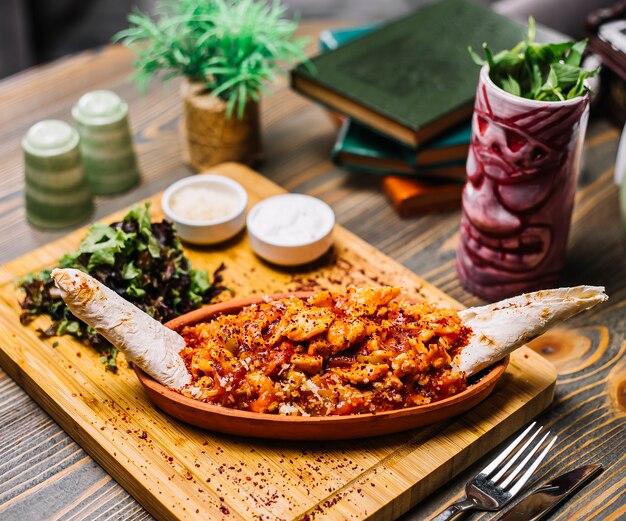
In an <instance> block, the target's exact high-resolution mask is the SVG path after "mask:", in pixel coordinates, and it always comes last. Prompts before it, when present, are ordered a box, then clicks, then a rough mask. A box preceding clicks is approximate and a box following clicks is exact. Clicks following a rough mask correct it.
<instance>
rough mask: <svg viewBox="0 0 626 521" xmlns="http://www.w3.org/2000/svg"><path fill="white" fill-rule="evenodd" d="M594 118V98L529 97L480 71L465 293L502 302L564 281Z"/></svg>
mask: <svg viewBox="0 0 626 521" xmlns="http://www.w3.org/2000/svg"><path fill="white" fill-rule="evenodd" d="M588 115H589V95H588V94H585V95H583V96H579V97H577V98H574V99H571V100H567V101H536V100H529V99H526V98H522V97H519V96H514V95H513V94H509V93H508V92H505V91H504V90H502V89H500V88H499V87H497V86H496V85H495V84H494V83H493V82H492V81H491V79H490V78H489V69H488V68H487V67H486V66H484V67H483V68H482V69H481V71H480V79H479V82H478V88H477V91H476V102H475V105H474V116H473V120H472V142H471V145H470V152H469V155H468V158H467V183H466V184H465V188H464V189H463V215H462V218H461V237H460V243H459V247H458V249H457V272H458V275H459V278H460V280H461V284H463V286H464V287H465V288H466V289H468V290H469V291H471V292H472V293H475V294H476V295H479V296H481V297H483V298H486V299H489V300H498V299H501V298H503V297H507V296H510V295H514V294H517V293H522V292H525V291H533V290H537V289H541V288H546V287H551V286H554V285H556V284H557V282H558V279H559V274H560V272H561V270H562V268H563V264H564V262H565V252H566V246H567V236H568V233H569V227H570V220H571V215H572V208H573V205H574V194H575V192H576V182H577V177H578V170H579V166H580V157H581V153H582V146H583V141H584V136H585V130H586V127H587V119H588Z"/></svg>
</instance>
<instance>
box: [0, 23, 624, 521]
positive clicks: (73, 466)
mask: <svg viewBox="0 0 626 521" xmlns="http://www.w3.org/2000/svg"><path fill="white" fill-rule="evenodd" d="M330 25H332V24H330V23H326V22H324V23H320V24H312V23H307V24H304V32H307V33H308V34H311V35H315V34H316V33H317V31H318V30H319V29H320V28H321V27H322V26H324V27H326V26H330ZM130 63H131V57H130V55H129V54H128V53H127V52H126V51H124V50H123V49H119V48H114V47H113V48H111V47H109V48H106V49H105V50H103V51H98V52H88V53H84V54H81V55H77V56H74V57H71V58H67V59H64V60H61V61H59V62H55V63H53V64H51V65H48V66H45V67H42V68H36V69H33V70H31V71H28V72H26V73H23V74H20V75H17V76H14V77H12V78H9V79H7V80H4V81H2V82H0V152H1V153H2V157H3V162H2V163H1V164H0V230H2V234H0V262H6V261H7V260H10V259H13V258H15V257H17V256H19V255H21V254H23V253H26V252H28V251H30V250H32V249H34V248H35V247H37V246H40V245H42V244H45V243H47V242H49V241H51V240H53V239H55V238H58V237H60V236H62V235H63V234H64V233H62V232H60V233H52V232H43V231H40V230H35V229H33V228H31V227H29V226H28V224H27V223H26V222H25V219H24V212H23V206H22V189H23V174H22V167H21V154H20V149H19V139H20V138H21V136H22V135H23V134H24V133H25V132H26V130H27V129H28V127H29V126H30V125H31V124H33V123H34V122H36V121H37V120H39V119H43V118H48V117H60V118H61V119H65V120H67V121H69V109H70V107H71V105H72V104H73V103H74V102H75V101H76V100H77V99H78V98H79V97H80V95H81V94H83V93H84V92H85V91H87V90H91V89H94V88H112V89H114V90H116V91H117V92H119V93H120V94H121V95H122V96H123V97H124V98H125V99H126V100H127V101H128V102H129V105H130V111H131V122H132V125H133V130H134V132H135V139H136V142H137V144H138V145H137V146H138V151H139V160H140V164H141V166H142V170H143V182H142V184H141V185H140V186H139V187H137V188H136V189H134V190H133V191H131V192H129V193H127V194H124V195H122V196H118V197H108V198H103V197H101V198H97V200H96V201H97V210H96V214H95V216H94V217H95V218H102V217H104V216H105V215H108V214H109V213H112V212H113V211H115V210H118V209H120V208H123V207H125V206H128V205H129V204H131V203H133V202H134V201H136V200H138V199H141V198H144V197H146V196H149V195H151V194H154V193H157V192H158V191H160V190H162V189H163V188H165V187H166V186H167V185H168V184H170V183H171V182H173V181H174V180H176V179H179V178H181V177H184V176H185V175H188V174H189V171H188V170H187V169H186V168H185V167H183V166H182V165H181V163H180V157H179V151H180V147H179V143H178V136H177V133H176V121H177V118H178V116H179V114H180V108H179V103H178V97H177V86H176V83H175V82H174V83H173V84H172V85H171V87H170V88H169V90H162V89H161V87H160V86H157V85H155V86H153V87H151V88H150V89H149V91H148V94H147V96H146V97H140V96H139V95H138V94H137V91H136V88H135V86H134V85H132V84H131V83H130V82H129V81H128V79H127V75H128V74H129V73H130V71H131V65H130ZM276 92H277V95H276V96H274V97H272V98H267V99H265V100H264V102H263V107H262V108H263V131H264V152H265V159H264V162H263V163H262V164H261V166H260V171H261V172H262V173H263V174H265V175H266V176H268V177H269V178H270V179H272V180H274V181H276V182H277V183H279V184H281V185H282V186H284V187H286V188H288V189H289V190H292V191H301V192H307V193H312V194H314V195H316V196H318V197H321V198H322V199H324V200H326V201H328V202H330V204H331V206H333V209H334V210H335V212H336V214H337V219H338V222H339V223H340V224H342V225H344V226H345V227H346V228H348V229H349V230H350V231H352V232H354V233H356V234H357V235H358V236H360V237H362V238H363V239H365V240H366V241H368V242H369V243H371V244H372V245H374V246H375V247H377V248H378V249H380V250H381V251H383V252H384V253H386V254H387V255H389V256H391V257H392V258H394V259H396V260H398V261H400V262H401V263H402V264H404V265H405V266H406V267H408V268H409V269H411V270H412V271H414V272H415V273H418V274H419V275H421V276H423V277H424V278H426V279H427V280H428V281H430V282H432V283H433V284H435V285H437V286H438V287H440V288H441V289H442V290H444V291H445V292H446V293H448V294H450V295H451V296H452V297H454V298H455V299H457V300H458V301H460V302H461V303H463V304H464V305H467V306H471V305H475V304H476V303H480V302H481V301H480V300H479V299H478V298H476V297H474V296H472V295H471V294H469V293H467V292H466V291H464V290H463V289H462V287H461V286H460V285H459V283H458V279H457V278H456V274H455V270H454V246H455V243H456V234H457V232H458V219H459V214H458V212H446V213H443V214H434V215H429V216H425V217H420V218H414V219H406V220H404V219H400V218H399V217H398V216H397V215H396V214H395V213H394V211H393V210H392V209H391V207H390V206H389V205H388V203H387V201H386V200H385V198H384V196H383V195H382V194H381V192H380V190H379V180H378V179H377V178H376V177H374V176H367V175H359V174H348V173H346V172H344V171H342V170H340V169H338V168H336V167H334V166H333V165H332V163H330V162H329V160H328V157H329V151H330V149H331V146H332V143H333V140H334V132H335V131H334V127H333V125H332V123H331V121H330V120H329V119H328V118H327V116H326V113H325V112H324V110H323V109H321V108H319V107H317V106H315V105H313V104H311V103H309V102H307V101H305V100H303V99H302V98H300V97H298V96H297V95H295V94H293V93H291V92H289V91H288V90H287V89H286V86H285V83H284V82H282V83H281V84H280V85H278V86H277V88H276ZM618 135H619V132H618V131H617V130H616V129H614V128H613V127H611V126H610V125H609V124H608V123H607V122H605V121H603V120H601V119H593V118H592V120H591V122H590V126H589V130H588V137H587V140H586V147H585V157H584V168H583V171H582V172H581V176H580V190H579V192H578V196H577V202H576V207H575V213H574V225H573V229H572V234H571V237H570V242H569V252H568V261H567V265H566V268H565V272H564V274H563V283H564V284H568V285H573V284H578V283H592V284H604V285H606V286H607V292H608V293H609V295H610V296H611V300H610V301H609V304H607V305H605V306H602V307H601V308H600V309H598V310H597V311H595V312H594V313H592V314H587V315H583V316H581V317H580V318H576V319H574V320H572V321H571V322H570V323H569V324H568V327H567V331H569V332H570V333H572V335H574V338H578V343H579V344H582V345H583V346H588V347H587V348H586V350H585V351H584V353H583V354H582V355H576V356H572V355H571V354H570V355H568V354H567V353H572V352H578V351H575V349H580V348H575V346H574V347H573V346H572V341H570V342H569V343H568V344H567V345H564V346H559V345H557V344H556V343H555V342H553V345H552V346H547V348H546V346H543V347H538V349H544V350H546V349H547V353H548V355H549V357H551V358H553V359H555V360H560V361H562V362H563V361H565V362H567V363H569V364H572V363H574V362H572V360H577V359H578V358H582V360H583V361H585V362H588V363H589V365H586V366H585V367H583V368H581V369H579V370H577V371H575V372H574V373H569V372H567V373H563V374H561V376H560V377H559V380H558V382H557V395H556V396H557V397H556V401H555V403H554V404H553V406H552V407H551V408H550V410H549V411H548V412H546V413H544V414H543V415H542V420H543V421H544V422H545V423H546V424H550V425H551V426H553V428H554V429H555V431H557V432H559V434H561V435H562V440H564V441H559V442H558V443H557V446H556V449H557V451H555V454H554V456H553V457H552V458H551V460H550V461H549V462H548V463H547V464H546V465H545V466H544V467H543V468H542V471H541V476H542V477H547V476H550V477H552V476H554V475H555V473H556V472H558V471H560V470H563V469H565V468H569V467H573V466H575V465H580V464H584V463H586V462H592V461H600V462H602V463H603V464H604V465H605V468H606V470H605V472H604V473H603V474H602V475H601V476H600V477H599V478H597V479H596V480H595V481H594V482H593V483H592V484H591V485H589V486H588V487H587V488H585V489H584V490H583V491H582V492H580V493H579V494H578V495H577V496H576V497H575V498H574V499H573V500H571V501H570V502H569V503H568V504H567V505H565V506H564V507H563V508H561V509H560V510H559V511H558V512H557V513H556V514H555V515H554V516H553V517H552V518H551V519H554V520H558V521H565V520H570V519H573V520H586V519H593V518H597V519H619V518H622V517H623V516H624V515H625V512H624V510H625V507H624V498H623V493H622V492H623V490H624V487H625V485H626V466H625V465H624V453H625V452H626V447H625V443H626V442H625V440H626V407H625V400H624V388H625V387H624V383H623V382H625V381H626V370H625V368H624V366H623V363H621V362H620V359H621V358H622V355H623V352H624V342H625V341H626V335H625V332H626V319H625V318H624V317H625V313H624V308H625V302H626V263H625V262H624V255H625V250H624V243H623V237H622V230H621V227H620V225H619V209H618V202H617V190H616V188H615V187H614V186H613V185H612V183H611V179H610V177H611V172H612V168H613V165H614V160H615V155H616V150H617V138H618ZM568 361H569V362H568ZM565 362H563V364H565ZM559 363H561V362H559ZM559 367H561V368H567V367H568V365H566V364H565V365H560V366H559ZM568 371H569V370H568ZM0 440H2V441H0V449H2V450H0V475H1V476H3V478H4V476H8V478H9V479H7V480H5V479H3V480H0V505H1V506H0V519H3V520H4V519H8V520H13V519H42V518H46V517H47V518H55V517H57V518H59V517H62V518H64V519H96V518H97V519H148V518H149V517H150V516H149V515H148V514H147V513H146V512H145V511H144V510H143V509H142V508H141V507H140V506H139V505H138V504H137V503H136V502H135V501H134V500H133V499H132V498H131V497H130V496H129V495H128V494H127V493H126V492H125V491H124V490H123V489H122V488H121V487H119V485H117V484H116V483H115V482H114V481H112V480H111V479H110V477H108V475H107V474H106V473H104V471H103V470H102V469H101V468H100V467H98V466H97V465H96V464H94V462H93V461H92V460H91V459H90V458H85V453H84V452H82V449H80V448H79V447H77V446H76V444H75V443H74V442H73V441H72V440H71V439H70V438H69V437H68V436H67V435H66V434H65V433H63V431H62V430H61V429H60V428H59V427H58V426H57V425H56V424H55V423H54V422H52V421H51V420H50V418H49V417H48V416H47V415H46V414H45V413H44V412H43V411H42V410H41V409H40V408H39V407H38V406H36V405H35V404H34V403H33V402H32V401H31V400H30V398H28V397H27V396H26V395H25V394H24V393H23V391H21V389H20V388H19V387H17V385H16V384H15V383H14V382H13V381H12V380H11V379H10V378H8V377H7V376H6V374H5V373H3V372H1V371H0ZM477 468H480V464H477V465H474V466H472V467H471V468H470V469H468V470H467V471H466V472H464V473H462V474H461V475H460V476H459V477H458V478H457V479H455V480H453V481H452V482H450V483H449V484H448V485H447V486H446V487H443V488H442V489H440V490H439V491H438V492H436V493H435V494H433V495H432V496H431V497H430V498H429V499H428V500H426V501H423V502H422V503H421V504H420V505H419V506H418V507H417V508H416V509H414V511H413V513H412V514H411V515H408V516H407V517H406V519H415V520H417V519H424V518H426V517H427V516H428V515H429V514H431V513H433V512H434V511H436V510H437V509H439V508H441V507H442V506H443V505H444V504H445V503H446V502H448V501H450V500H452V499H454V498H456V497H458V496H459V495H460V494H461V491H462V485H463V483H464V480H465V479H467V478H468V477H469V476H470V475H471V474H472V473H473V472H475V471H476V469H477ZM57 478H58V479H57ZM492 517H493V515H490V514H485V515H479V516H477V517H475V519H490V518H492Z"/></svg>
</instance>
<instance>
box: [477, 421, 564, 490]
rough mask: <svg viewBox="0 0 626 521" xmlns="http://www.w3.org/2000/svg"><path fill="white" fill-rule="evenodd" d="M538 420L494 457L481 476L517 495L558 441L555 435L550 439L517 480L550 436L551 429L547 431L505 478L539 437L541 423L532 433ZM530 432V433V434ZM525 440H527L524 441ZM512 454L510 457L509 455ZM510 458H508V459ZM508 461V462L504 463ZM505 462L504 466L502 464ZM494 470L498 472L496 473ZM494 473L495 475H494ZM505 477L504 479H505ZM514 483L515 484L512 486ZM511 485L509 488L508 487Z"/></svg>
mask: <svg viewBox="0 0 626 521" xmlns="http://www.w3.org/2000/svg"><path fill="white" fill-rule="evenodd" d="M536 424H537V422H533V423H531V424H530V425H529V426H528V427H526V429H525V430H524V432H522V433H521V434H520V435H519V436H518V437H517V438H515V440H513V442H512V443H511V444H510V445H509V446H508V447H507V448H506V449H504V450H503V451H502V453H500V454H499V455H498V457H497V458H496V459H494V460H493V461H492V462H491V463H490V464H489V465H487V466H486V467H485V468H484V469H483V470H482V471H481V472H480V473H479V476H482V477H484V478H488V479H489V481H491V482H492V483H494V484H495V485H497V486H498V487H499V488H500V489H502V490H504V491H505V492H507V493H508V494H511V495H512V496H514V495H516V494H517V493H518V492H519V491H520V490H521V489H522V487H523V486H524V485H525V484H526V482H527V481H528V479H529V478H530V476H531V475H532V473H533V472H534V471H535V470H536V469H537V467H538V466H539V465H540V464H541V462H542V461H543V459H544V458H545V457H546V454H548V451H549V450H550V449H551V448H552V445H554V443H555V442H556V438H557V436H554V437H553V438H551V439H550V441H549V442H548V444H547V445H546V446H545V447H544V449H543V450H542V451H541V452H540V453H539V455H538V456H536V457H535V460H534V461H533V462H532V463H531V465H530V466H529V467H528V468H527V469H526V472H524V474H522V476H521V477H520V478H519V479H518V480H517V481H516V482H515V483H513V481H514V480H515V478H516V477H517V475H518V474H519V473H520V472H521V471H522V470H524V468H526V465H527V464H528V463H529V461H530V459H531V458H532V457H533V456H534V455H535V453H536V452H537V450H538V449H539V448H540V447H541V446H542V445H543V443H544V442H545V441H546V438H547V437H548V436H549V434H550V431H547V432H546V433H545V434H544V435H543V437H542V438H541V439H540V440H539V442H538V443H536V444H535V445H534V446H533V447H532V448H531V449H530V451H529V452H528V454H527V455H526V456H525V457H524V459H523V460H522V461H521V463H519V465H517V467H515V468H514V469H513V470H512V471H511V472H510V473H509V474H508V476H506V478H504V476H505V474H506V473H507V471H508V470H509V469H510V468H511V467H512V466H513V464H514V463H515V462H516V461H517V460H518V459H519V458H520V457H521V456H522V455H523V454H524V452H525V451H526V449H527V448H528V447H529V446H530V444H531V443H532V442H533V440H534V439H535V438H536V437H537V435H538V434H539V433H540V432H541V430H542V428H543V427H542V426H541V425H539V426H538V428H537V429H536V430H535V431H534V432H532V433H531V431H532V429H533V427H535V425H536ZM529 433H530V435H529ZM524 440H525V441H524ZM509 456H510V457H509ZM507 458H508V460H507ZM505 460H507V461H506V463H504V462H505ZM502 463H504V465H503V466H502V467H500V465H501V464H502ZM496 471H497V472H496ZM494 472H496V473H495V474H494ZM492 474H494V475H492ZM503 478H504V479H503ZM511 484H513V486H511ZM509 486H511V488H510V489H509V488H508V487H509Z"/></svg>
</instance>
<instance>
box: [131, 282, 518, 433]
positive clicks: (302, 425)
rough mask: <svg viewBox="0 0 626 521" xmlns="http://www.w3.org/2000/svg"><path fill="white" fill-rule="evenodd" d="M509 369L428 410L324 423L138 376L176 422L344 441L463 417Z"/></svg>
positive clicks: (212, 311) (198, 318) (181, 321)
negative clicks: (207, 398)
mask: <svg viewBox="0 0 626 521" xmlns="http://www.w3.org/2000/svg"><path fill="white" fill-rule="evenodd" d="M311 294H312V293H310V292H300V293H286V294H285V293H283V294H277V295H271V296H269V297H267V296H265V297H264V296H256V297H248V298H241V299H235V300H231V301H229V302H223V303H221V304H215V305H212V306H207V307H204V308H201V309H198V310H196V311H192V312H191V313H187V314H186V315H182V316H180V317H178V318H175V319H174V320H171V321H170V322H168V323H167V324H165V325H166V326H167V327H169V328H170V329H173V330H175V331H178V330H180V329H181V328H182V327H184V326H189V325H193V324H196V323H198V322H206V321H208V320H211V318H213V317H215V316H217V315H220V314H224V313H227V314H228V313H237V312H238V311H239V310H241V308H243V307H244V306H248V305H250V304H256V303H258V302H261V301H262V300H264V299H267V298H270V299H273V300H276V299H279V298H284V297H287V296H292V295H294V296H297V297H308V296H310V295H311ZM508 363H509V358H508V357H507V358H505V359H503V360H501V361H500V362H498V363H497V364H494V365H493V366H492V367H491V368H490V369H488V370H486V371H485V372H484V373H482V374H481V375H479V377H478V378H477V379H472V380H473V381H472V383H471V384H470V385H469V386H468V387H467V389H466V390H465V391H463V392H462V393H459V394H457V395H455V396H451V397H449V398H446V399H444V400H440V401H438V402H434V403H431V404H428V405H420V406H418V407H411V408H408V409H400V410H396V411H386V412H381V413H378V414H353V415H348V416H324V417H319V416H309V417H305V416H281V415H277V414H263V413H254V412H248V411H240V410H237V409H228V408H226V407H220V406H218V405H211V404H208V403H204V402H201V401H198V400H194V399H192V398H188V397H186V396H182V395H181V394H179V393H177V392H176V391H173V390H171V389H169V388H167V387H165V386H164V385H162V384H160V383H158V382H157V381H156V380H154V379H153V378H152V377H150V376H148V375H147V374H146V373H144V372H143V371H142V370H141V369H139V368H138V367H136V366H135V372H136V373H137V376H138V377H139V380H140V381H141V383H142V384H143V386H144V387H145V389H146V392H147V393H148V397H149V399H150V400H151V401H152V402H153V403H154V405H156V406H157V407H158V408H159V409H161V410H162V411H164V412H166V413H167V414H169V415H170V416H173V417H174V418H177V419H179V420H181V421H183V422H185V423H189V424H191V425H195V426H197V427H201V428H203V429H209V430H212V431H217V432H222V433H226V434H236V435H239V436H251V437H254V438H271V439H282V440H341V439H356V438H365V437H370V436H380V435H383V434H391V433H395V432H401V431H405V430H409V429H414V428H416V427H422V426H424V425H429V424H431V423H436V422H438V421H442V420H446V419H448V418H451V417H453V416H457V415H459V414H462V413H463V412H465V411H467V410H468V409H471V408H472V407H474V406H475V405H477V404H478V403H480V402H481V401H482V400H484V399H485V398H486V397H487V396H488V395H489V394H490V393H491V391H492V390H493V388H494V386H495V385H496V383H497V382H498V380H499V379H500V378H501V377H502V375H504V372H505V370H506V367H507V365H508ZM474 380H475V381H474Z"/></svg>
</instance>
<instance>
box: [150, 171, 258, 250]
mask: <svg viewBox="0 0 626 521" xmlns="http://www.w3.org/2000/svg"><path fill="white" fill-rule="evenodd" d="M185 188H192V189H193V188H198V189H200V188H206V189H208V190H210V191H211V192H212V193H215V194H217V195H218V197H219V194H223V195H224V197H228V198H229V199H231V200H232V201H233V204H232V211H231V209H230V208H229V212H228V213H227V214H226V215H223V216H220V217H218V218H215V219H196V218H189V217H186V216H183V215H179V214H177V213H176V210H175V209H173V208H172V203H173V198H174V197H175V196H176V194H179V192H180V191H181V190H183V189H185ZM202 204H204V202H203V203H202ZM206 204H208V205H210V204H211V202H210V201H206ZM247 205H248V194H247V192H246V190H245V189H244V187H243V186H241V185H240V184H239V183H238V182H237V181H233V180H232V179H229V178H228V177H224V176H221V175H212V174H200V175H194V176H190V177H185V178H184V179H180V180H179V181H176V182H175V183H174V184H173V185H171V186H170V187H169V188H167V190H165V192H163V196H162V197H161V207H162V208H163V213H165V216H166V217H167V218H168V219H169V220H170V221H172V222H173V223H174V224H176V230H177V231H178V236H179V237H180V238H181V239H182V240H183V241H186V242H189V243H192V244H216V243H219V242H223V241H226V240H228V239H230V238H231V237H234V236H235V235H237V233H239V232H240V231H241V230H242V229H243V227H244V226H245V224H246V206H247Z"/></svg>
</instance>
